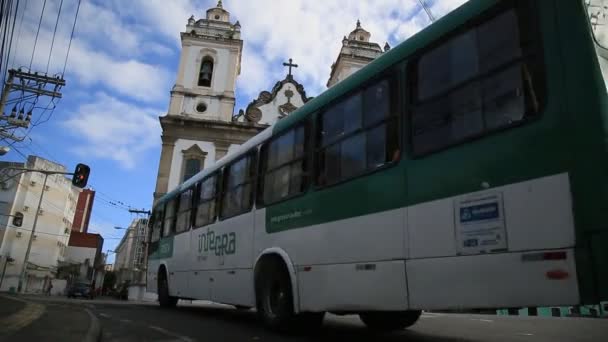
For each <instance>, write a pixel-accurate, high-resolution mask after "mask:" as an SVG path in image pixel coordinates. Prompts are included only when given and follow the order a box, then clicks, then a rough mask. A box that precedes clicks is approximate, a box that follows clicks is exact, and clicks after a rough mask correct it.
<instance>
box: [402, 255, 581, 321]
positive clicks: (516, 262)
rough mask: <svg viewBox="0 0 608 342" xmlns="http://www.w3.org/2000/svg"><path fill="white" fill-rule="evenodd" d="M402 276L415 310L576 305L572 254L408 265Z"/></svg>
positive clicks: (473, 257)
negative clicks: (405, 276) (405, 279)
mask: <svg viewBox="0 0 608 342" xmlns="http://www.w3.org/2000/svg"><path fill="white" fill-rule="evenodd" d="M406 270H407V279H408V289H409V293H408V295H409V296H408V297H409V301H410V303H409V304H410V307H411V308H416V309H426V310H432V309H463V308H508V307H532V306H556V305H576V304H579V303H580V298H579V289H578V282H577V275H576V263H575V260H574V249H573V248H567V249H555V250H545V251H526V252H512V253H501V254H486V255H471V256H456V257H446V258H429V259H410V260H407V261H406Z"/></svg>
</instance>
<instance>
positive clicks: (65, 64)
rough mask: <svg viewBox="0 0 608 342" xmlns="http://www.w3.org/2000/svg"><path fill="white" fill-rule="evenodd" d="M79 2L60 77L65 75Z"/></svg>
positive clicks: (79, 0)
mask: <svg viewBox="0 0 608 342" xmlns="http://www.w3.org/2000/svg"><path fill="white" fill-rule="evenodd" d="M45 1H46V0H45ZM81 1H82V0H78V7H76V16H75V17H74V24H73V25H72V34H71V35H70V42H69V43H68V53H67V54H66V55H65V62H64V63H63V71H62V72H61V75H62V76H64V75H65V67H66V66H67V65H68V57H69V56H70V48H71V47H72V40H73V39H74V30H75V29H76V21H77V20H78V12H80V3H81Z"/></svg>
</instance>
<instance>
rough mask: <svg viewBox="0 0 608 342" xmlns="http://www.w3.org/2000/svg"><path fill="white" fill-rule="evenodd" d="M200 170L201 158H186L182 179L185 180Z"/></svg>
mask: <svg viewBox="0 0 608 342" xmlns="http://www.w3.org/2000/svg"><path fill="white" fill-rule="evenodd" d="M200 170H201V160H200V159H198V158H191V159H186V162H185V169H184V178H183V181H184V182H185V181H187V180H188V179H190V178H191V177H192V176H194V175H195V174H197V173H198V172H199V171H200Z"/></svg>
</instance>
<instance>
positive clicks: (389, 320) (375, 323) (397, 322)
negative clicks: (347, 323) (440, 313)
mask: <svg viewBox="0 0 608 342" xmlns="http://www.w3.org/2000/svg"><path fill="white" fill-rule="evenodd" d="M421 313H422V311H420V310H410V311H372V312H365V313H360V314H359V318H361V321H363V323H364V324H365V325H366V326H367V327H368V328H370V329H372V330H378V331H393V330H401V329H405V328H408V327H411V326H412V325H414V323H416V321H418V318H420V314H421Z"/></svg>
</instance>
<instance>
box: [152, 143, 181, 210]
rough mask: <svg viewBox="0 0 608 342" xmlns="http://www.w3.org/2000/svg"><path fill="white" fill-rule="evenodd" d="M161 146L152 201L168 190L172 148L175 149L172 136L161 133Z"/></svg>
mask: <svg viewBox="0 0 608 342" xmlns="http://www.w3.org/2000/svg"><path fill="white" fill-rule="evenodd" d="M161 138H162V141H163V147H162V150H161V152H160V163H159V165H158V176H157V178H156V179H157V180H156V191H155V192H154V202H156V201H157V200H158V199H159V198H160V197H161V196H162V195H164V194H166V193H167V191H168V190H169V176H170V174H171V162H172V161H173V150H174V149H175V140H176V138H174V137H169V136H166V135H163V136H162V137H161Z"/></svg>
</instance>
